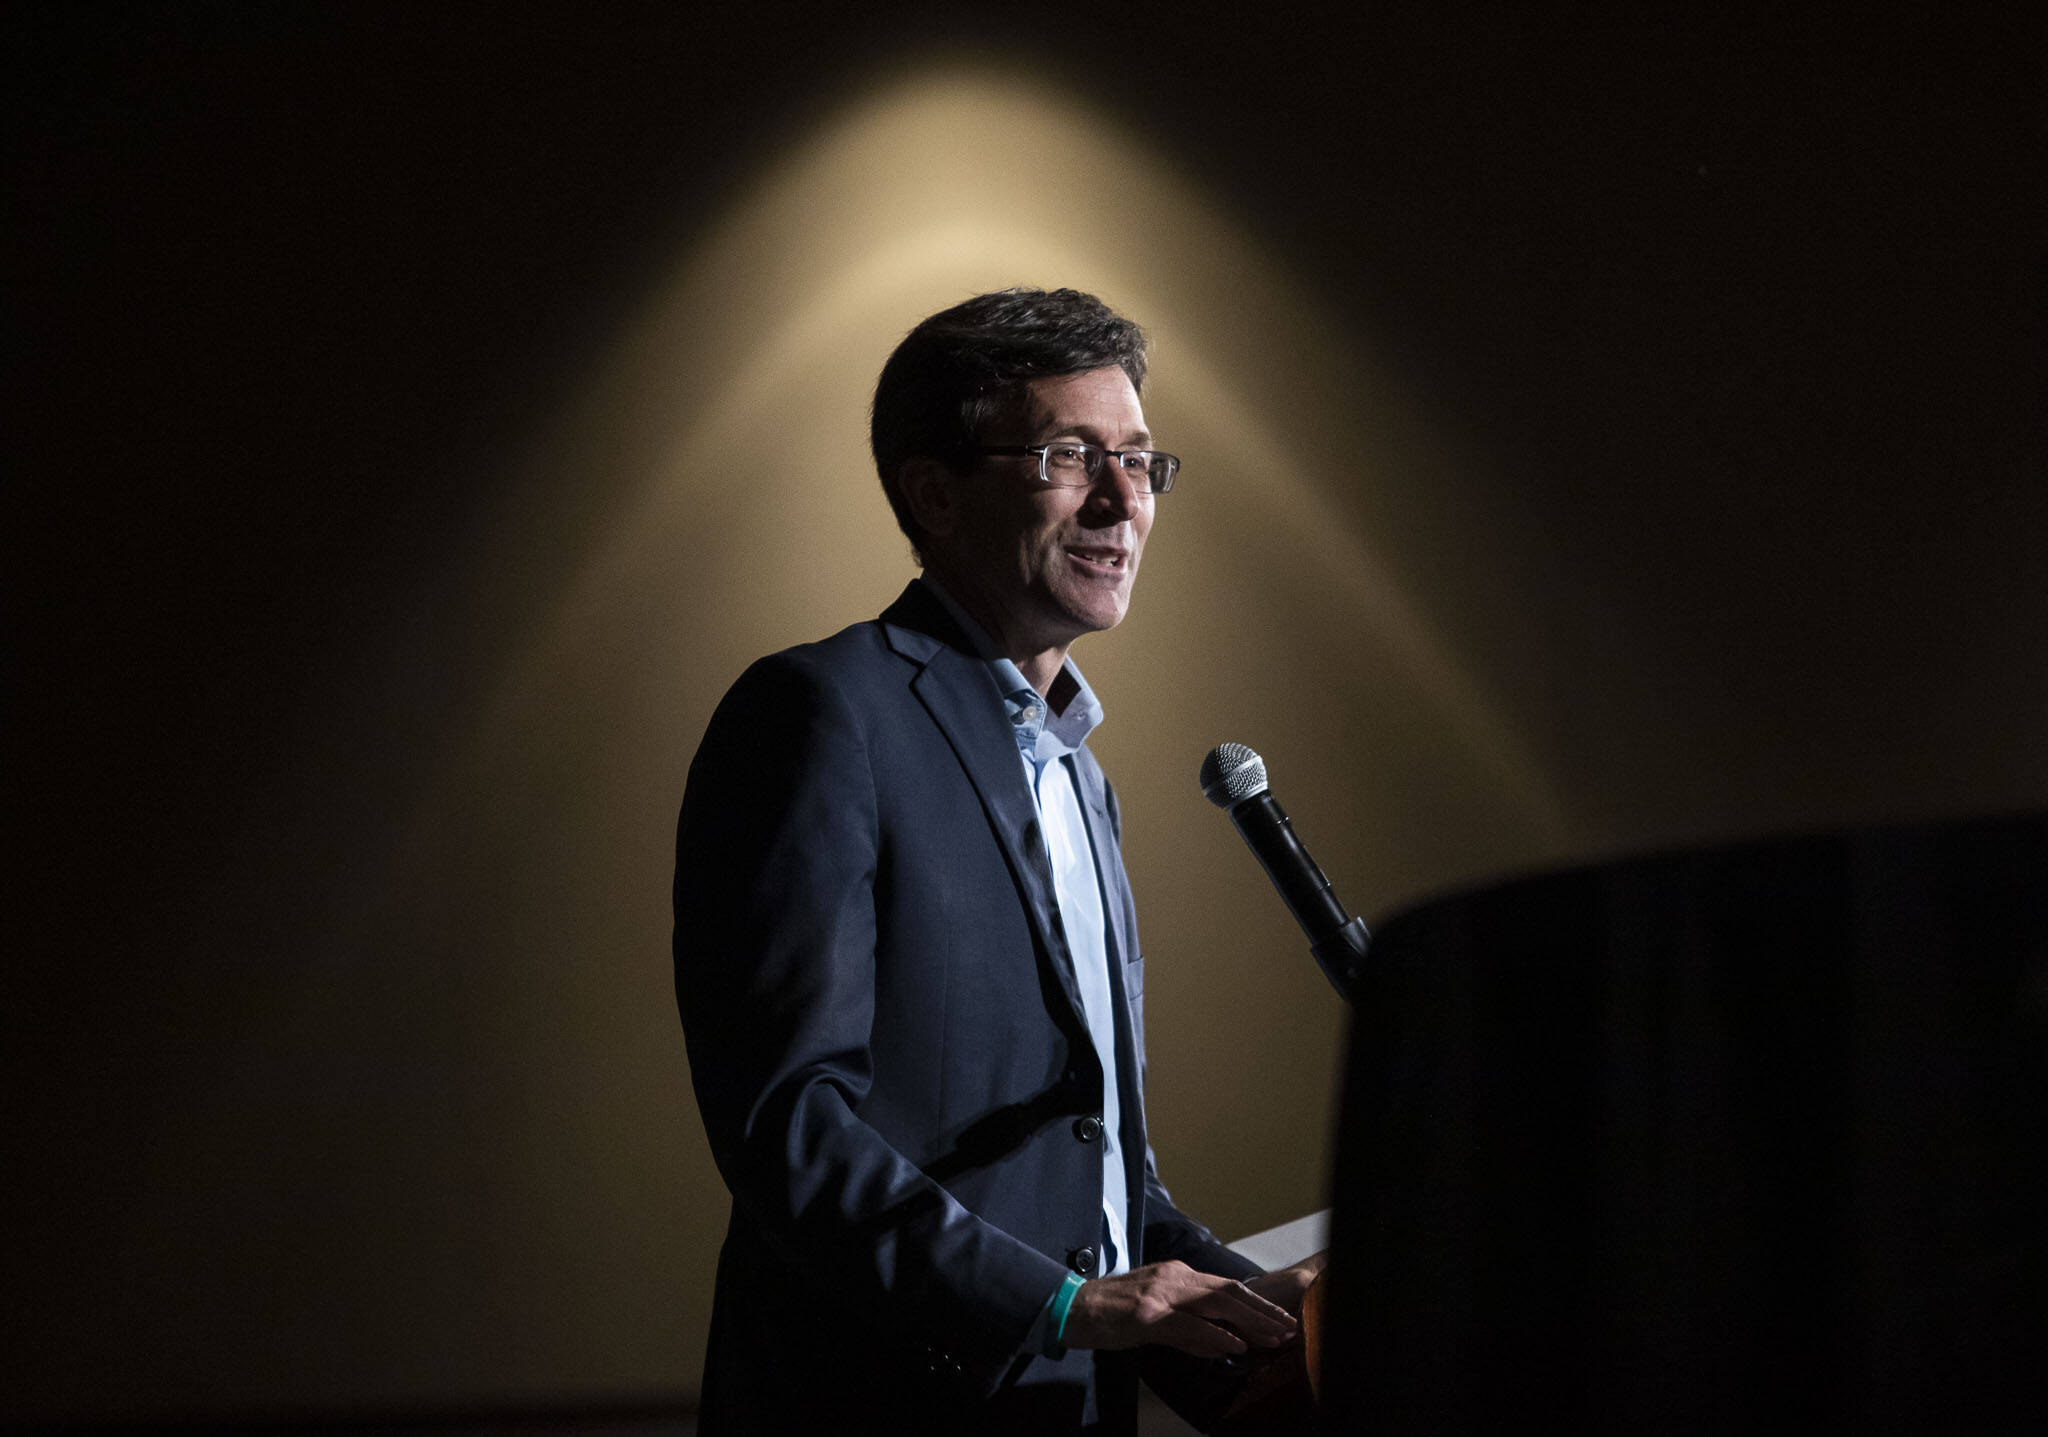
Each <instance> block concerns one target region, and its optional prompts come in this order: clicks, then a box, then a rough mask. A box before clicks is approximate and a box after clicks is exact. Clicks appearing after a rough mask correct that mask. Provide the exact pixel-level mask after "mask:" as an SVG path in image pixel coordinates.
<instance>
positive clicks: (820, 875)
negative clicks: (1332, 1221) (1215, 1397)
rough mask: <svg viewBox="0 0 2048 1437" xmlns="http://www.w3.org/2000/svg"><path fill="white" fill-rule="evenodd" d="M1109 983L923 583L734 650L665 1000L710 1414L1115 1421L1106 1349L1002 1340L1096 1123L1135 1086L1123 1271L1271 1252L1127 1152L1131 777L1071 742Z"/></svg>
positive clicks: (1135, 1081)
mask: <svg viewBox="0 0 2048 1437" xmlns="http://www.w3.org/2000/svg"><path fill="white" fill-rule="evenodd" d="M1075 762H1076V774H1077V777H1078V780H1079V790H1080V793H1081V797H1082V808H1083V816H1084V819H1085V822H1086V823H1087V826H1088V829H1089V833H1090V836H1091V837H1092V838H1093V840H1094V845H1095V854H1096V862H1097V865H1098V872H1099V876H1100V878H1101V881H1102V891H1103V894H1104V897H1105V911H1106V914H1107V917H1108V923H1109V932H1110V943H1109V948H1110V961H1111V963H1112V965H1113V966H1114V967H1116V968H1117V969H1118V970H1120V972H1121V976H1122V980H1123V981H1122V982H1121V983H1116V982H1112V983H1111V985H1110V988H1111V992H1112V995H1113V1001H1115V1002H1116V1008H1117V1011H1116V1015H1115V1017H1116V1030H1117V1061H1116V1069H1117V1071H1116V1072H1115V1074H1114V1075H1106V1074H1105V1073H1104V1072H1103V1069H1102V1065H1101V1063H1100V1061H1099V1060H1098V1057H1097V1054H1096V1050H1095V1047H1094V1045H1093V1043H1092V1042H1091V1041H1090V1039H1089V1036H1088V1031H1087V1027H1086V1024H1085V1023H1084V1022H1083V1020H1082V1017H1081V1008H1080V1002H1079V998H1078V995H1077V989H1076V984H1075V980H1074V966H1073V958H1072V955H1071V953H1070V951H1069V948H1068V945H1067V941H1066V936H1065V934H1064V932H1063V929H1062V925H1061V920H1060V917H1059V912H1058V907H1057V904H1056V902H1055V900H1054V895H1053V885H1052V874H1051V870H1050V867H1049V864H1048V860H1047V857H1046V850H1045V843H1044V840H1043V838H1042V836H1041V835H1040V833H1039V830H1038V818H1037V810H1036V807H1035V805H1034V804H1033V802H1032V799H1031V793H1030V790H1029V788H1028V786H1027V784H1026V782H1025V778H1024V771H1023V766H1022V764H1021V762H1020V760H1019V759H1018V756H1017V748H1016V742H1015V739H1014V738H1013V736H1012V732H1011V726H1010V722H1009V719H1008V716H1007V714H1006V712H1005V710H1004V707H1003V702H1002V694H1001V692H1000V691H999V688H998V686H997V684H996V682H995V679H994V677H993V675H992V674H991V673H990V672H989V668H988V665H987V664H986V663H985V662H984V661H983V660H982V659H981V658H980V657H979V656H978V655H977V654H976V653H975V652H973V650H972V648H971V646H970V645H969V644H968V642H967V641H966V639H965V638H964V636H963V635H962V634H961V633H960V632H959V630H958V627H957V625H955V624H954V622H953V621H952V619H951V617H950V616H949V615H948V614H947V613H946V612H945V610H944V608H943V606H942V605H941V604H940V603H939V602H938V601H937V600H936V599H935V598H934V597H933V596H932V595H931V593H930V592H929V591H928V590H926V589H925V588H924V586H923V585H922V584H918V583H913V584H912V585H911V586H910V587H909V589H907V590H906V591H905V592H904V594H903V596H902V597H901V598H900V599H898V600H897V602H896V603H895V604H894V605H892V606H891V607H890V608H889V610H888V611H887V612H886V613H884V614H883V615H882V617H881V618H880V619H879V620H877V621H875V622H873V623H866V624H857V625H855V626H853V627H852V628H849V629H846V630H844V631H842V632H841V633H839V634H836V635H834V636H833V637H832V638H829V639H826V640H824V641H822V642H820V643H815V644H806V645H803V646H801V647H798V648H794V649H789V650H786V651H784V652H782V653H779V654H774V655H771V656H770V657H768V658H766V659H763V660H761V661H760V662H759V663H756V664H755V665H754V666H753V667H752V668H750V669H748V670H747V672H746V673H745V675H743V676H742V677H741V679H740V680H739V682H738V683H737V684H735V685H734V686H733V688H732V690H731V692H730V693H728V694H727V695H726V697H725V699H724V701H723V702H722V703H721V704H720V705H719V708H718V710H717V712H716V714H715V715H714V716H713V718H712V720H711V724H710V727H709V729H708V730H707V732H706V734H705V737H704V741H703V744H702V746H701V747H700V748H699V749H698V752H697V756H696V759H695V761H694V762H693V763H692V764H691V766H690V776H689V783H688V788H687V791H686V793H685V797H684V800H683V811H682V820H681V824H680V827H679V834H678V839H677V859H676V886H675V912H676V927H675V967H676V994H677V999H678V1002H679V1004H680V1007H681V1010H682V1017H683V1026H684V1029H685V1033H686V1035H687V1038H688V1045H689V1055H690V1071H691V1077H692V1080H693V1083H694V1085H695V1089H696V1094H697V1101H698V1106H699V1108H700V1110H701V1112H702V1115H703V1119H704V1125H705V1130H706V1132H707V1134H708V1135H709V1138H710V1142H711V1150H712V1154H713V1156H714V1158H715V1159H716V1161H717V1163H718V1167H719V1171H720V1173H721V1174H722V1175H723V1177H724V1179H725V1181H726V1185H727V1186H728V1187H729V1188H730V1189H731V1191H732V1196H733V1207H732V1217H731V1223H730V1226H729V1228H728V1231H727V1236H726V1242H725V1246H724V1248H723V1250H722V1251H721V1253H720V1258H719V1271H718V1282H717V1290H716V1294H715V1297H714V1304H713V1314H712V1334H711V1342H710V1350H709V1353H708V1354H707V1358H706V1370H705V1383H704V1392H703V1398H702V1405H701V1408H700V1416H699V1421H700V1426H701V1430H703V1431H704V1432H706V1433H707V1434H710V1433H715V1432H719V1431H781V1430H793V1429H794V1428H796V1427H798V1426H799V1425H801V1424H818V1425H819V1430H848V1429H849V1428H851V1427H858V1426H860V1425H862V1424H866V1425H868V1426H871V1427H874V1428H877V1429H883V1430H888V1429H896V1430H901V1429H902V1424H904V1423H907V1422H912V1421H915V1422H919V1423H923V1424H925V1425H928V1426H929V1425H936V1426H938V1427H940V1428H947V1427H951V1428H954V1429H957V1430H980V1431H985V1430H992V1429H994V1428H999V1427H1002V1426H1006V1425H1010V1424H1011V1423H1014V1424H1015V1425H1017V1426H1018V1427H1020V1428H1022V1429H1028V1430H1032V1431H1058V1430H1062V1429H1074V1428H1079V1427H1081V1426H1083V1425H1089V1424H1095V1423H1098V1422H1100V1423H1102V1424H1103V1425H1104V1426H1105V1428H1107V1429H1110V1430H1128V1427H1129V1425H1130V1423H1131V1422H1132V1421H1133V1420H1134V1419H1133V1418H1132V1415H1131V1414H1132V1412H1133V1411H1134V1405H1133V1404H1134V1402H1135V1377H1134V1375H1133V1372H1134V1368H1133V1366H1132V1364H1131V1363H1130V1361H1129V1360H1128V1358H1127V1357H1123V1356H1120V1355H1116V1354H1100V1355H1098V1354H1093V1353H1086V1352H1076V1353H1069V1354H1068V1355H1067V1356H1066V1357H1065V1358H1063V1359H1059V1360H1052V1359H1047V1358H1043V1357H1034V1356H1031V1355H1029V1354H1021V1353H1020V1348H1021V1346H1022V1344H1023V1343H1024V1341H1025V1338H1026V1335H1027V1333H1028V1331H1029V1329H1030V1328H1031V1326H1032V1324H1033V1322H1034V1320H1035V1319H1036V1318H1037V1316H1038V1314H1039V1312H1040V1310H1041V1309H1042V1308H1043V1307H1044V1306H1045V1303H1046V1300H1047V1298H1048V1297H1050V1296H1051V1295H1052V1293H1053V1292H1054V1291H1055V1290H1056V1289H1057V1288H1058V1287H1059V1285H1060V1282H1061V1280H1062V1278H1063V1277H1064V1275H1065V1274H1066V1272H1067V1271H1068V1270H1069V1268H1070V1267H1075V1268H1080V1267H1085V1265H1086V1262H1087V1259H1088V1255H1089V1254H1091V1253H1092V1252H1093V1250H1094V1249H1096V1248H1098V1247H1099V1246H1100V1242H1101V1236H1100V1234H1101V1225H1102V1224H1101V1201H1102V1152H1101V1145H1100V1141H1099V1139H1091V1133H1090V1125H1088V1124H1086V1123H1084V1122H1083V1120H1084V1119H1086V1118H1089V1117H1097V1118H1099V1115H1100V1113H1101V1110H1102V1094H1103V1084H1104V1082H1105V1081H1106V1080H1109V1079H1110V1078H1111V1077H1112V1076H1113V1080H1114V1081H1116V1082H1117V1083H1119V1084H1120V1085H1121V1086H1120V1088H1119V1092H1120V1094H1121V1097H1122V1102H1121V1110H1122V1122H1123V1132H1122V1137H1123V1152H1124V1153H1125V1154H1126V1155H1127V1157H1126V1161H1127V1163H1128V1168H1127V1178H1128V1182H1127V1188H1128V1191H1129V1192H1130V1193H1131V1195H1132V1196H1131V1213H1130V1220H1129V1227H1128V1230H1129V1232H1130V1234H1131V1235H1132V1245H1133V1247H1134V1249H1135V1250H1134V1251H1133V1253H1132V1259H1131V1260H1132V1263H1133V1264H1134V1265H1136V1264H1138V1263H1142V1262H1156V1261H1160V1260H1163V1259H1166V1258H1171V1257H1178V1258H1181V1259H1182V1260H1184V1261H1187V1262H1189V1263H1190V1264H1191V1265H1193V1266H1196V1267H1198V1268H1201V1269H1202V1270H1204V1271H1210V1272H1216V1273H1219V1274H1222V1275H1224V1276H1229V1277H1241V1276H1248V1275H1251V1274H1252V1273H1255V1272H1257V1271H1258V1269H1257V1268H1256V1267H1254V1266H1253V1265H1251V1264H1249V1263H1247V1262H1245V1261H1244V1260H1243V1259H1241V1258H1239V1257H1237V1256H1236V1255H1235V1254H1233V1253H1231V1252H1229V1251H1228V1250H1227V1249H1225V1248H1223V1247H1222V1246H1221V1245H1220V1244H1218V1243H1217V1242H1216V1240H1215V1239H1214V1237H1212V1236H1211V1235H1210V1233H1209V1232H1208V1231H1207V1230H1206V1229H1204V1228H1202V1227H1201V1226H1200V1225H1199V1224H1197V1223H1195V1222H1193V1221H1192V1220H1190V1219H1188V1218H1187V1217H1185V1216H1183V1215H1182V1214H1181V1213H1180V1212H1178V1211H1177V1210H1176V1209H1175V1208H1174V1206H1173V1203H1172V1201H1171V1199H1170V1198H1169V1197H1168V1195H1167V1193H1166V1190H1165V1188H1164V1187H1162V1186H1161V1185H1160V1182H1159V1179H1158V1176H1157V1174H1156V1172H1155V1170H1154V1166H1153V1162H1152V1155H1151V1152H1150V1150H1149V1149H1148V1147H1147V1146H1146V1141H1145V1119H1144V1103H1143V1096H1142V1094H1143V1082H1142V1078H1143V1072H1144V1051H1145V1050H1144V1019H1143V1012H1144V1002H1143V1000H1144V971H1145V966H1144V956H1143V950H1142V949H1141V948H1140V946H1139V943H1138V929H1137V916H1136V910H1135V908H1134V907H1133V904H1132V902H1131V894H1130V887H1129V884H1128V883H1127V881H1126V879H1125V876H1124V870H1123V862H1122V858H1121V855H1120V849H1119V839H1120V836H1121V824H1120V819H1119V815H1118V812H1117V805H1116V797H1115V794H1114V792H1113V791H1112V790H1111V789H1110V787H1109V785H1108V784H1107V782H1106V781H1105V780H1104V779H1103V776H1102V771H1101V769H1100V767H1099V766H1098V765H1097V764H1096V762H1095V760H1094V758H1093V756H1092V755H1090V754H1089V753H1088V751H1087V750H1086V749H1085V748H1083V749H1081V750H1080V751H1079V752H1077V753H1076V755H1075Z"/></svg>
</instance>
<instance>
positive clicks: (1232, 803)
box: [1201, 743, 1372, 1002]
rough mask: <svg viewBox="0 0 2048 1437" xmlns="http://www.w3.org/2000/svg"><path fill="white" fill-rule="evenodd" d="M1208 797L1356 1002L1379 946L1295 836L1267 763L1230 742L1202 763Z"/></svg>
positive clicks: (1326, 969) (1344, 994) (1341, 992)
mask: <svg viewBox="0 0 2048 1437" xmlns="http://www.w3.org/2000/svg"><path fill="white" fill-rule="evenodd" d="M1201 779H1202V796H1203V797H1204V798H1206V799H1208V800H1209V802H1211V803H1213V804H1215V805H1216V806H1217V807H1218V808H1221V809H1224V810H1226V811H1227V812H1228V813H1229V814H1230V821H1231V822H1232V823H1234V824H1236V825H1237V831H1238V833H1239V834H1241V835H1243V837H1244V841H1245V845H1246V846H1247V847H1248V848H1250V849H1251V851H1252V856H1253V857H1255V858H1257V859H1258V860H1259V866H1260V867H1261V868H1264V869H1265V870H1266V876H1267V877H1268V878H1270V879H1272V880H1273V887H1274V888H1276V889H1278V890H1279V892H1280V897H1281V899H1282V901H1284V902H1285V903H1286V904H1287V911H1288V912H1290V913H1292V914H1293V915H1294V921H1295V922H1297V923H1299V924H1300V925H1301V931H1302V932H1303V933H1306V934H1307V935H1308V951H1309V953H1310V954H1311V955H1312V956H1313V957H1314V958H1315V960H1316V963H1317V964H1318V965H1319V966H1320V967H1321V968H1322V970H1323V974H1324V976H1325V977H1327V978H1328V979H1329V980H1330V983H1331V986H1333V987H1334V988H1336V990H1337V994H1338V996H1339V997H1341V998H1343V999H1344V1000H1345V1001H1346V1002H1351V1001H1353V1000H1354V999H1355V998H1356V996H1357V994H1358V991H1359V985H1360V981H1361V979H1362V977H1363V969H1364V963H1365V950H1366V947H1367V945H1368V944H1369V943H1370V942H1371V941H1372V935H1371V934H1370V933H1368V932H1367V931H1366V927H1365V921H1364V920H1363V919H1361V918H1354V917H1352V916H1351V915H1350V914H1349V913H1347V912H1346V911H1345V910H1344V905H1343V904H1341V903H1339V902H1338V901H1337V895H1336V894H1335V893H1332V892H1331V891H1330V880H1329V879H1328V878H1327V877H1325V876H1324V874H1323V870H1322V869H1320V868H1318V867H1317V866H1316V861H1315V860H1314V859H1313V858H1311V857H1309V852H1308V850H1307V849H1306V848H1304V847H1303V846H1302V843H1301V840H1300V839H1299V838H1297V837H1296V836H1295V833H1294V825H1293V824H1292V823H1290V822H1289V821H1288V818H1287V811H1286V810H1285V809H1283V808H1281V807H1280V804H1279V803H1278V801H1276V800H1275V799H1274V797H1273V794H1272V792H1271V790H1269V789H1268V788H1267V787H1266V761H1265V760H1264V759H1262V758H1260V757H1259V756H1258V755H1257V754H1256V753H1253V752H1252V751H1251V750H1250V749H1248V748H1246V747H1245V746H1244V745H1243V744H1241V743H1223V744H1218V745H1217V746H1216V747H1215V748H1213V749H1211V750H1209V756H1208V757H1207V758H1205V759H1203V760H1202V776H1201Z"/></svg>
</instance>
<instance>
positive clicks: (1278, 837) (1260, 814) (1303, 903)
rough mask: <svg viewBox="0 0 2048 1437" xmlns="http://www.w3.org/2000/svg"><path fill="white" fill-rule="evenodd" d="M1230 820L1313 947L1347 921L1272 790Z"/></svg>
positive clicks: (1234, 811)
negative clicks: (1275, 799) (1278, 891)
mask: <svg viewBox="0 0 2048 1437" xmlns="http://www.w3.org/2000/svg"><path fill="white" fill-rule="evenodd" d="M1230 821H1231V822H1232V823H1235V824H1236V825H1237V831H1238V832H1239V833H1241V834H1243V835H1244V841H1245V844H1246V846H1247V847H1249V848H1250V849H1251V851H1252V853H1253V855H1254V856H1255V857H1256V858H1257V859H1258V860H1259V866H1260V867H1261V868H1263V869H1265V870H1266V876H1267V877H1268V878H1270V879H1272V880H1273V886H1274V887H1275V888H1277V889H1279V890H1280V897H1281V899H1282V901H1284V902H1285V903H1286V904H1287V909H1288V911H1289V912H1290V913H1292V914H1293V915H1294V921H1295V922H1297V923H1299V924H1300V925H1301V929H1302V932H1304V933H1306V934H1307V935H1308V940H1309V942H1310V943H1311V944H1316V943H1321V942H1322V941H1324V940H1325V939H1327V938H1329V937H1331V936H1332V935H1334V934H1336V933H1337V932H1338V931H1340V930H1341V929H1342V928H1343V927H1344V926H1345V925H1346V924H1348V923H1350V922H1351V915H1350V914H1348V913H1346V912H1345V911H1344V905H1343V904H1341V903H1339V902H1338V901H1337V896H1336V895H1335V894H1334V893H1332V892H1331V891H1330V880H1329V879H1328V878H1326V877H1325V876H1324V875H1323V870H1322V869H1320V868H1318V867H1317V866H1316V861H1315V860H1314V859H1313V858H1311V857H1309V853H1308V850H1307V849H1306V848H1304V847H1302V844H1301V840H1300V839H1299V838H1297V837H1295V835H1294V825H1293V824H1292V823H1290V822H1288V820H1287V812H1286V810H1285V809H1283V808H1281V807H1280V805H1279V804H1278V803H1276V802H1275V801H1274V799H1273V794H1272V791H1271V790H1270V789H1264V790H1261V791H1260V792H1258V793H1255V794H1253V795H1252V796H1251V797H1250V798H1247V799H1245V800H1244V801H1242V802H1241V803H1239V804H1237V805H1236V806H1234V807H1233V808H1232V809H1231V810H1230Z"/></svg>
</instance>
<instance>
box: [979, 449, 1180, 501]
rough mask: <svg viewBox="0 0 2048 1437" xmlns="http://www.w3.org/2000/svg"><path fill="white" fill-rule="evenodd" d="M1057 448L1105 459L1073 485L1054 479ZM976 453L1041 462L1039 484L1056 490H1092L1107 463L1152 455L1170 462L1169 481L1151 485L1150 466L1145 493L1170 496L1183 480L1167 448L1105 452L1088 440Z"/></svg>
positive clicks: (1167, 475) (1167, 473)
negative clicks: (1125, 458)
mask: <svg viewBox="0 0 2048 1437" xmlns="http://www.w3.org/2000/svg"><path fill="white" fill-rule="evenodd" d="M1054 449H1086V450H1088V451H1089V452H1091V453H1094V454H1099V455H1101V456H1102V457H1101V458H1100V459H1098V460H1096V461H1095V464H1094V467H1093V469H1092V470H1091V471H1090V473H1089V475H1088V478H1087V479H1086V480H1085V481H1084V482H1082V483H1079V484H1072V483H1069V482H1067V481H1066V480H1063V479H1055V478H1053V477H1052V461H1051V459H1050V458H1049V457H1048V456H1049V455H1050V454H1051V452H1052V451H1053V450H1054ZM974 452H975V453H976V454H986V455H990V456H992V457H994V458H998V459H1027V458H1031V457H1034V456H1035V457H1036V458H1037V460H1038V479H1039V482H1040V483H1041V484H1049V485H1051V486H1052V487H1053V488H1055V489H1088V488H1092V487H1094V485H1095V483H1096V482H1097V481H1098V480H1100V479H1101V478H1102V466H1103V465H1104V464H1107V463H1108V462H1109V461H1110V460H1111V459H1119V460H1120V459H1122V458H1124V456H1126V455H1129V454H1150V455H1151V456H1152V457H1153V458H1155V459H1164V460H1167V461H1168V468H1167V472H1166V482H1165V483H1164V484H1158V485H1155V484H1154V483H1153V482H1152V471H1151V469H1150V467H1149V466H1148V467H1147V469H1146V471H1145V487H1144V489H1143V490H1142V491H1141V492H1142V493H1146V494H1170V493H1172V492H1173V481H1174V480H1176V479H1178V478H1179V477H1180V456H1179V455H1178V454H1168V453H1167V452H1166V451H1165V450H1164V449H1105V448H1103V447H1102V446H1101V445H1100V444H1090V443H1089V442H1088V441H1087V440H1085V439H1061V440H1056V441H1052V442H1049V443H1045V444H991V445H984V446H982V447H981V448H978V449H976V450H975V451H974Z"/></svg>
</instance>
